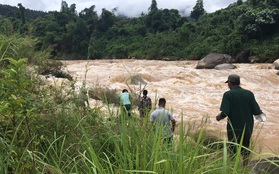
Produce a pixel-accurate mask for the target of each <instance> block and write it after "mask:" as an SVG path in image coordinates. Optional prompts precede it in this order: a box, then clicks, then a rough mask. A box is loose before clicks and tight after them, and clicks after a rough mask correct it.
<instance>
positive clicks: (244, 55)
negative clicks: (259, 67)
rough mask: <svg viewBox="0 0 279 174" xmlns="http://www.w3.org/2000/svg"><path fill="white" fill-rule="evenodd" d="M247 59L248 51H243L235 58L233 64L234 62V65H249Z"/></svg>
mask: <svg viewBox="0 0 279 174" xmlns="http://www.w3.org/2000/svg"><path fill="white" fill-rule="evenodd" d="M249 57H250V50H243V51H241V52H239V53H238V54H237V55H236V56H235V58H234V60H233V62H235V63H249V60H248V58H249Z"/></svg>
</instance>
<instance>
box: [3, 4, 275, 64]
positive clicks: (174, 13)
mask: <svg viewBox="0 0 279 174" xmlns="http://www.w3.org/2000/svg"><path fill="white" fill-rule="evenodd" d="M186 5H187V4H186ZM18 7H19V8H18V11H17V12H15V7H10V11H9V10H8V9H9V7H8V6H4V5H0V9H3V10H0V15H2V16H0V26H1V30H0V31H1V33H2V34H5V35H11V34H20V35H21V36H29V37H32V38H33V37H35V38H36V39H37V40H38V41H39V42H38V44H37V45H36V46H37V49H38V50H45V49H48V50H50V51H51V56H52V58H54V59H55V58H59V59H100V58H128V57H135V58H138V59H163V58H166V57H167V58H169V59H170V60H178V59H200V58H202V57H203V56H205V55H207V54H208V53H210V52H218V53H225V54H230V55H231V56H236V55H237V54H238V53H239V52H241V51H243V50H250V53H251V55H255V56H258V57H259V58H260V60H261V62H267V61H268V62H272V61H274V60H275V59H277V58H278V56H279V52H278V50H279V49H278V48H279V45H278V43H279V42H278V40H279V30H278V27H279V9H278V7H279V5H278V2H277V1H275V0H264V1H260V0H248V1H244V2H243V1H242V0H237V1H236V2H235V3H233V4H231V5H229V6H228V7H227V8H225V9H221V10H218V11H216V12H214V13H206V11H205V10H204V6H203V1H202V0H197V2H196V5H195V6H194V8H193V10H192V11H191V12H188V14H190V15H189V16H188V17H187V16H182V14H186V13H187V12H183V13H182V12H179V11H178V10H176V9H159V8H158V6H157V2H156V0H152V1H151V5H150V7H149V9H148V13H147V14H141V15H140V16H138V17H127V16H123V15H118V14H119V13H118V11H117V8H116V9H113V10H112V11H109V10H107V9H103V10H102V12H101V14H100V15H98V14H97V12H96V11H95V5H93V6H91V7H88V8H85V9H84V10H82V11H81V12H79V13H77V12H76V5H75V4H72V5H70V6H68V4H67V2H66V1H62V3H61V10H60V11H59V12H57V11H51V12H47V13H44V12H41V13H39V12H35V11H31V10H29V9H25V8H24V7H23V6H22V5H21V4H18ZM11 12H12V13H11ZM30 14H33V15H30Z"/></svg>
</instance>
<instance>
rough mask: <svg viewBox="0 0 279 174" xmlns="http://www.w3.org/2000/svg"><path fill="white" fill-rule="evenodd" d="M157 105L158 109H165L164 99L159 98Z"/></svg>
mask: <svg viewBox="0 0 279 174" xmlns="http://www.w3.org/2000/svg"><path fill="white" fill-rule="evenodd" d="M158 105H159V107H165V106H166V99H165V98H160V99H159V103H158Z"/></svg>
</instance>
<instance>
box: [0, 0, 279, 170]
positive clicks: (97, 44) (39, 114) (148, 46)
mask: <svg viewBox="0 0 279 174" xmlns="http://www.w3.org/2000/svg"><path fill="white" fill-rule="evenodd" d="M197 2H199V3H200V2H202V1H197ZM200 5H201V4H200ZM18 6H19V8H20V9H18V12H16V14H15V13H9V10H3V11H2V10H0V12H1V14H2V16H0V28H1V30H0V31H1V33H0V98H1V100H0V164H1V165H0V173H1V174H2V173H3V174H8V173H21V174H25V173H26V174H27V173H28V174H29V173H49V174H60V173H86V174H87V173H101V174H109V173H111V174H114V173H178V174H184V173H186V174H190V173H212V174H216V173H249V172H250V171H251V170H252V169H251V168H243V167H242V166H241V159H240V158H239V156H240V152H239V153H238V154H237V157H236V158H231V157H229V156H228V154H227V144H226V141H225V140H223V139H218V138H216V137H215V136H212V135H209V134H208V132H207V131H206V124H203V123H205V122H206V120H204V121H203V123H202V125H198V126H197V127H198V129H197V128H195V127H192V125H193V124H191V123H190V122H189V123H187V125H186V126H184V125H183V124H180V126H179V127H178V130H177V132H176V136H175V139H174V142H175V143H174V146H173V147H169V146H166V145H165V144H163V142H162V139H161V132H154V130H153V127H152V125H150V123H149V122H148V120H147V119H142V120H139V119H137V118H138V116H137V115H135V117H134V118H133V119H128V120H127V117H126V116H125V113H123V111H121V110H119V109H118V110H117V111H116V112H114V110H113V109H112V108H111V103H113V104H117V102H118V96H117V95H116V91H115V90H110V89H104V88H102V87H96V88H95V89H92V90H91V91H89V94H90V96H91V97H92V98H95V99H98V100H102V101H103V102H104V103H105V104H106V105H105V106H106V111H103V110H102V108H98V107H96V108H89V107H86V108H82V107H81V106H80V102H79V101H78V98H77V94H76V92H75V90H74V85H75V83H74V82H73V81H72V78H71V77H70V76H69V75H67V74H65V73H64V72H62V71H61V68H62V66H63V65H62V64H61V62H59V61H56V59H58V58H59V59H61V58H62V59H66V58H70V59H74V58H81V59H82V58H83V59H86V58H89V59H96V58H106V57H109V58H112V57H114V58H127V57H128V56H132V57H136V58H146V59H161V58H162V57H166V56H168V57H169V58H170V59H178V58H183V59H188V58H200V57H202V56H203V55H205V54H207V53H209V52H213V51H214V52H223V53H229V54H232V55H235V54H236V53H237V52H239V51H241V50H243V49H250V50H251V51H252V53H253V54H256V55H258V56H261V57H262V58H263V59H264V60H265V61H266V60H267V59H269V60H272V59H274V58H275V57H276V56H278V54H279V52H278V50H279V49H278V43H279V42H278V39H279V38H278V37H279V33H278V29H277V28H276V27H278V19H279V18H278V15H279V12H278V8H277V7H278V3H277V1H273V0H266V1H247V2H242V1H238V2H237V4H233V5H231V6H230V7H228V8H227V9H224V10H219V11H217V12H215V13H212V14H203V15H201V16H199V17H198V18H197V17H196V21H195V22H192V21H191V20H190V21H189V19H188V18H186V17H182V16H181V15H180V14H179V12H178V11H177V10H174V9H171V10H169V9H158V7H157V3H156V1H155V0H153V1H152V4H151V7H150V8H149V12H148V14H143V15H142V16H140V17H135V18H126V17H123V16H122V17H121V16H116V15H115V14H114V13H113V12H110V11H108V10H106V9H103V11H102V14H101V15H100V16H98V15H97V13H96V11H94V8H95V6H91V7H90V8H86V9H84V10H83V11H82V12H80V13H79V15H77V14H76V12H75V5H71V6H70V7H68V5H67V3H66V2H65V1H63V2H62V7H61V11H60V12H48V13H46V14H44V13H42V15H38V17H36V18H31V17H30V16H28V15H27V13H31V12H32V11H29V10H28V9H25V8H24V7H23V6H22V5H21V4H19V5H18ZM0 7H1V8H4V9H7V8H9V7H7V6H2V5H1V6H0ZM10 12H12V11H10ZM7 14H9V15H7ZM36 14H41V13H36ZM31 16H36V15H31ZM41 74H43V75H45V74H52V75H54V76H57V77H66V78H67V79H69V80H70V83H69V84H66V82H65V84H64V83H62V84H60V86H51V85H47V84H45V81H43V80H41V77H40V76H39V75H41ZM137 80H138V77H136V76H135V77H133V76H132V75H131V81H137ZM135 83H136V82H135ZM128 88H129V86H128ZM180 123H183V115H181V120H180ZM251 152H252V154H253V156H252V159H261V160H264V161H267V162H268V163H270V164H274V165H275V167H277V168H278V167H279V166H278V164H275V162H274V161H272V160H268V159H267V158H266V157H265V155H264V154H260V152H258V151H257V150H255V149H252V150H251ZM269 156H276V155H275V154H269Z"/></svg>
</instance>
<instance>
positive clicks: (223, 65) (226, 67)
mask: <svg viewBox="0 0 279 174" xmlns="http://www.w3.org/2000/svg"><path fill="white" fill-rule="evenodd" d="M235 68H236V66H235V65H233V64H230V63H223V64H220V65H217V66H215V67H214V69H216V70H224V69H235Z"/></svg>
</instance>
